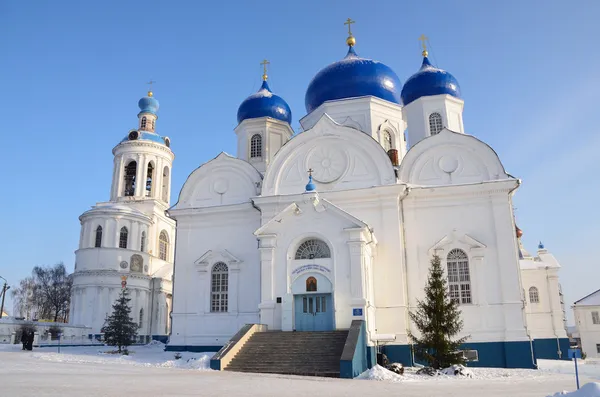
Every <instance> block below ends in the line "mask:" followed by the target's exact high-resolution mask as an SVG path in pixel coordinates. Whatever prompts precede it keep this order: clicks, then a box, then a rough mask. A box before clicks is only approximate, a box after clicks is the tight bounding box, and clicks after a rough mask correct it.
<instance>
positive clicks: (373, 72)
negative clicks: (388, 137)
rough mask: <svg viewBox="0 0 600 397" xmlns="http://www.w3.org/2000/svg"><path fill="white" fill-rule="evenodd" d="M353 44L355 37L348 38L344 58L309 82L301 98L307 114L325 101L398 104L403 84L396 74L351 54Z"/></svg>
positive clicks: (369, 60)
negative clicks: (367, 99) (378, 100)
mask: <svg viewBox="0 0 600 397" xmlns="http://www.w3.org/2000/svg"><path fill="white" fill-rule="evenodd" d="M355 43H356V40H355V39H354V37H352V36H350V37H349V38H348V40H347V44H348V46H349V49H348V54H346V56H345V57H344V59H342V60H340V61H337V62H334V63H332V64H331V65H329V66H326V67H325V68H324V69H321V71H319V73H317V74H316V75H315V77H314V78H313V79H312V81H311V82H310V84H309V85H308V89H307V90H306V96H305V97H304V104H305V106H306V111H307V112H308V113H310V112H312V111H313V110H315V109H316V108H318V107H319V106H321V105H322V104H323V103H324V102H326V101H332V100H336V99H345V98H357V97H361V96H374V97H377V98H381V99H384V100H386V101H389V102H393V103H397V104H400V103H401V102H400V101H401V99H400V90H401V87H402V83H400V79H399V78H398V76H397V75H396V73H394V71H393V70H392V69H391V68H390V67H389V66H387V65H385V64H383V63H381V62H378V61H374V60H372V59H366V58H361V57H359V56H358V55H357V54H356V52H355V51H354V44H355Z"/></svg>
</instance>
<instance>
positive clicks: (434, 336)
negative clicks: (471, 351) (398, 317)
mask: <svg viewBox="0 0 600 397" xmlns="http://www.w3.org/2000/svg"><path fill="white" fill-rule="evenodd" d="M460 314H461V312H460V309H459V308H458V302H457V301H454V300H452V299H450V296H449V295H448V285H447V282H446V278H445V277H444V271H443V269H442V265H441V262H440V257H439V256H437V255H435V256H434V257H433V259H432V260H431V267H430V268H429V276H428V277H427V285H426V286H425V300H423V301H421V300H417V311H416V312H414V313H412V312H411V313H410V318H411V320H412V321H413V323H414V324H415V325H416V327H417V329H418V330H419V333H420V336H419V337H417V336H416V335H414V334H413V333H412V332H411V333H409V337H410V338H411V339H412V341H413V342H414V343H415V345H414V350H415V355H416V356H417V358H420V359H424V360H425V361H427V362H428V363H429V366H430V367H433V368H435V369H440V368H446V367H448V366H450V365H452V364H464V362H465V360H464V357H463V355H462V353H460V352H459V348H460V345H461V344H463V343H464V342H465V341H466V340H467V339H468V337H463V338H459V339H455V340H453V337H454V336H455V335H456V334H458V333H459V332H460V331H461V330H462V327H463V322H462V320H461V318H460Z"/></svg>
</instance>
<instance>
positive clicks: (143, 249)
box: [140, 230, 146, 252]
mask: <svg viewBox="0 0 600 397" xmlns="http://www.w3.org/2000/svg"><path fill="white" fill-rule="evenodd" d="M140 251H141V252H146V231H145V230H142V234H141V236H140Z"/></svg>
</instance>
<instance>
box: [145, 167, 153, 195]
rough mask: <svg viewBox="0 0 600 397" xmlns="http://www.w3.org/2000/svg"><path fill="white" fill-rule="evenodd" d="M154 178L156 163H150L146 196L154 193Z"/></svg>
mask: <svg viewBox="0 0 600 397" xmlns="http://www.w3.org/2000/svg"><path fill="white" fill-rule="evenodd" d="M153 178H154V165H153V164H152V163H148V172H147V175H146V197H150V196H151V195H152V179H153Z"/></svg>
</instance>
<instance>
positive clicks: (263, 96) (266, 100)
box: [237, 80, 292, 124]
mask: <svg viewBox="0 0 600 397" xmlns="http://www.w3.org/2000/svg"><path fill="white" fill-rule="evenodd" d="M258 117H272V118H274V119H277V120H281V121H285V122H286V123H288V124H290V123H291V122H292V111H291V110H290V107H289V106H288V104H287V102H286V101H284V100H283V98H281V97H280V96H278V95H275V94H273V92H272V91H271V89H270V88H269V85H268V84H267V81H266V80H265V81H263V83H262V86H261V87H260V90H258V92H257V93H256V94H252V95H250V96H249V97H248V98H246V99H245V100H244V102H242V104H241V105H240V107H239V109H238V112H237V121H238V123H241V122H242V121H244V120H246V119H256V118H258Z"/></svg>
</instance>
